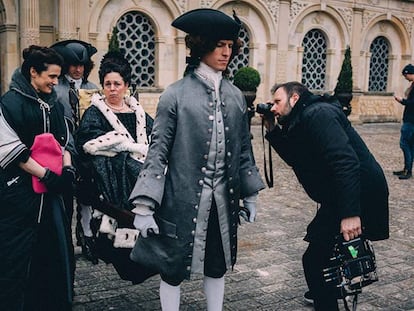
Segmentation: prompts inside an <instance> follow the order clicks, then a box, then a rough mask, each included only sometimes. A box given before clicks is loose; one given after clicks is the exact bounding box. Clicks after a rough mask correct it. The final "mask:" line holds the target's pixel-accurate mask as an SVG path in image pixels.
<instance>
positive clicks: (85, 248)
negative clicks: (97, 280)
mask: <svg viewBox="0 0 414 311" xmlns="http://www.w3.org/2000/svg"><path fill="white" fill-rule="evenodd" d="M83 239H84V241H85V244H82V246H81V247H82V255H83V256H84V257H85V258H86V259H87V260H89V261H90V262H92V264H94V265H97V264H98V256H97V255H96V250H95V249H96V248H95V239H94V238H93V237H88V236H84V237H83Z"/></svg>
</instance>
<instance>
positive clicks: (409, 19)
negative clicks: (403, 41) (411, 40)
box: [401, 17, 413, 37]
mask: <svg viewBox="0 0 414 311" xmlns="http://www.w3.org/2000/svg"><path fill="white" fill-rule="evenodd" d="M401 20H402V22H403V24H404V26H405V28H406V29H407V32H408V33H409V35H410V37H411V34H412V31H413V18H412V17H403V18H401Z"/></svg>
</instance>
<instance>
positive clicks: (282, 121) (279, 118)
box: [277, 116, 289, 125]
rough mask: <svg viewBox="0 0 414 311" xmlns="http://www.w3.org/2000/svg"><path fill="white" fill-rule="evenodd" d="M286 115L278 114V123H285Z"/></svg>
mask: <svg viewBox="0 0 414 311" xmlns="http://www.w3.org/2000/svg"><path fill="white" fill-rule="evenodd" d="M288 119H289V118H288V116H279V117H278V118H277V123H279V124H280V125H285V124H286V123H287V121H288Z"/></svg>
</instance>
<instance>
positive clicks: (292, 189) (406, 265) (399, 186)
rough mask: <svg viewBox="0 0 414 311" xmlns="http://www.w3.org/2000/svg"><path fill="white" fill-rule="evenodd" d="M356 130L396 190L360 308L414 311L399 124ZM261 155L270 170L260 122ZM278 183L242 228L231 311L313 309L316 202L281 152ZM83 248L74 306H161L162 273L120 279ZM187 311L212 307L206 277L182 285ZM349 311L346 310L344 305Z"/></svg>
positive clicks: (412, 238) (413, 245) (408, 183)
mask: <svg viewBox="0 0 414 311" xmlns="http://www.w3.org/2000/svg"><path fill="white" fill-rule="evenodd" d="M355 128H356V129H357V131H358V132H359V133H360V134H361V136H362V137H363V139H364V140H365V142H366V144H367V145H368V146H369V148H370V150H371V152H372V153H373V154H374V155H375V157H376V158H377V160H378V162H379V163H380V164H381V166H382V167H383V169H384V171H385V175H386V177H387V180H388V184H389V188H390V224H391V237H390V239H389V240H386V241H380V242H374V248H375V252H376V257H377V264H378V274H379V282H376V283H373V284H371V285H370V286H368V287H365V288H364V290H363V293H362V294H361V295H359V301H358V310H360V311H367V310H384V311H398V310H414V226H412V223H413V221H414V195H413V188H414V179H410V180H404V181H401V180H399V179H398V178H396V177H395V176H393V175H392V171H393V170H397V169H401V168H402V152H401V150H400V149H399V128H400V124H398V123H385V124H364V125H356V126H355ZM252 132H253V135H254V139H253V143H254V146H253V147H254V152H255V155H256V160H257V162H258V166H259V167H260V169H261V170H262V172H263V146H262V141H261V132H260V126H258V125H256V126H253V128H252ZM273 158H274V162H273V163H274V176H275V187H274V188H271V189H266V190H264V191H262V192H261V193H260V195H259V201H258V216H257V221H256V222H255V223H253V224H243V225H242V226H241V227H240V229H239V253H238V261H237V264H236V266H235V268H234V271H231V272H229V273H227V275H226V287H225V300H224V310H228V311H230V310H263V311H265V310H281V311H282V310H283V311H287V310H289V311H298V310H305V311H307V310H309V311H310V310H313V308H312V307H311V306H309V305H307V304H306V303H305V302H304V300H303V293H304V292H305V291H306V289H307V287H306V284H305V280H304V277H303V273H302V265H301V256H302V254H303V252H304V250H305V248H306V243H305V242H304V241H303V240H302V238H303V236H304V234H305V228H306V225H307V223H308V222H309V221H310V220H311V219H312V218H313V216H314V214H315V212H316V204H315V203H314V202H312V201H311V200H310V199H309V198H308V197H307V196H306V194H305V193H304V191H303V190H302V188H301V186H300V185H299V184H298V182H297V181H296V178H295V177H294V175H293V173H292V171H291V169H290V168H289V167H287V165H285V164H284V163H283V162H282V161H281V160H280V159H279V157H278V156H277V155H276V154H275V153H273ZM79 252H80V250H79V248H78V247H77V248H76V253H77V257H78V260H77V271H76V283H75V291H76V297H75V303H74V308H73V310H75V311H81V310H94V311H95V310H128V311H130V310H131V311H132V310H140V311H141V310H142V311H145V310H160V303H159V299H158V286H159V277H157V276H156V277H153V278H152V279H149V280H147V281H146V282H144V283H143V284H140V285H131V284H130V283H129V282H125V281H122V280H120V279H119V277H118V275H117V274H116V272H115V271H114V270H113V268H112V266H110V265H105V264H104V263H102V262H100V263H99V264H98V265H95V266H94V265H92V264H90V263H89V262H87V261H85V260H84V259H82V258H80V256H79ZM181 310H206V302H205V298H204V295H203V292H202V282H201V280H200V279H196V280H193V281H186V282H184V283H183V285H182V295H181ZM341 310H344V308H342V307H341Z"/></svg>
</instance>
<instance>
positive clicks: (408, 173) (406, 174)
mask: <svg viewBox="0 0 414 311" xmlns="http://www.w3.org/2000/svg"><path fill="white" fill-rule="evenodd" d="M411 176H412V174H411V171H409V170H404V172H403V174H401V175H400V176H398V178H399V179H409V178H411Z"/></svg>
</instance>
